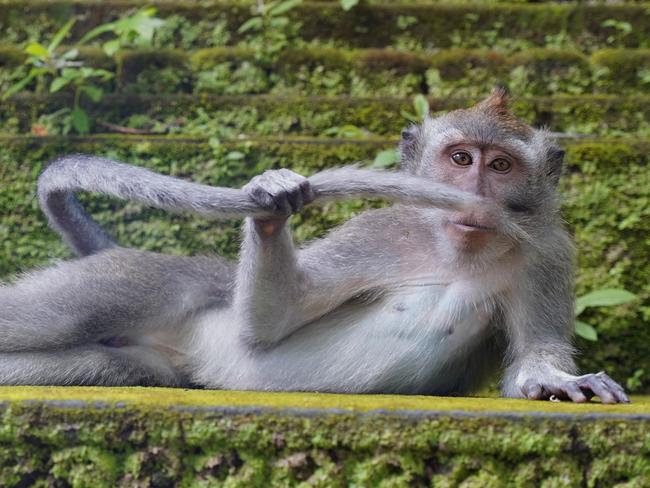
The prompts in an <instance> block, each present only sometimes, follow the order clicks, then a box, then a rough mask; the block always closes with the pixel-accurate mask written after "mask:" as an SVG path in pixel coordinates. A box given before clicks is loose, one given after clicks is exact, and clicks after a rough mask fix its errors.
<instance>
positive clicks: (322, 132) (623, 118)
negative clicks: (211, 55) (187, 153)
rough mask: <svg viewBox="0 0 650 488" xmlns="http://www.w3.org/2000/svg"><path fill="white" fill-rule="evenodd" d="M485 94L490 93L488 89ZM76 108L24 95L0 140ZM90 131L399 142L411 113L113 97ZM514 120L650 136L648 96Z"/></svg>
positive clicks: (359, 103)
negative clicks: (334, 137)
mask: <svg viewBox="0 0 650 488" xmlns="http://www.w3.org/2000/svg"><path fill="white" fill-rule="evenodd" d="M486 90H487V87H486ZM478 100H479V98H436V97H429V105H430V108H431V112H432V113H434V114H436V113H442V112H445V111H448V110H453V109H456V108H461V107H467V106H469V105H471V104H472V103H474V102H476V101H478ZM71 105H72V96H71V95H69V94H57V95H56V96H51V95H34V94H22V95H20V96H16V97H12V98H11V99H10V100H7V101H5V102H3V106H2V110H1V111H0V133H4V134H12V133H13V134H19V133H26V132H30V131H32V130H33V131H37V130H38V131H40V133H46V134H49V135H58V134H60V133H61V131H62V130H63V124H62V118H61V117H57V116H53V115H52V114H54V113H60V111H61V110H62V109H66V108H67V107H70V106H71ZM85 107H86V109H87V110H88V112H89V114H90V115H91V119H92V120H93V121H95V123H94V125H93V126H92V128H91V129H92V131H93V132H96V133H102V132H109V131H110V130H111V129H110V128H109V127H107V126H106V125H105V123H106V122H108V123H112V124H115V125H118V126H121V127H128V128H134V129H138V130H141V131H152V132H166V133H170V134H187V135H193V136H206V137H207V136H217V137H224V138H235V137H238V136H241V135H242V134H243V135H247V136H277V135H281V134H285V135H306V136H328V137H329V136H330V135H339V136H343V137H344V136H345V135H348V136H349V137H356V138H358V137H363V136H364V135H365V136H372V135H387V136H390V137H395V136H396V135H397V134H399V132H400V131H401V130H402V129H403V128H404V127H405V126H406V125H407V124H408V123H409V121H408V120H407V119H406V118H405V117H404V115H402V112H403V111H407V112H411V111H413V107H412V100H410V99H405V98H389V97H388V98H364V97H360V98H355V97H347V96H339V97H337V96H333V97H325V96H312V97H301V96H274V95H255V96H251V95H223V96H220V95H210V94H203V95H183V94H176V95H138V94H129V95H108V96H106V97H104V99H103V100H102V101H101V102H100V103H95V104H91V103H87V104H85ZM512 107H513V110H514V112H515V113H516V114H517V115H519V116H520V117H522V118H524V119H525V120H527V121H528V122H529V123H531V124H533V125H535V126H546V127H548V128H550V129H551V130H552V131H554V132H559V133H563V134H565V135H568V136H571V135H592V136H593V135H604V136H609V137H612V136H621V135H631V134H635V135H637V136H641V137H648V135H650V96H648V95H634V96H627V97H626V96H618V95H581V96H568V95H564V96H554V97H516V98H515V99H514V101H513V104H512Z"/></svg>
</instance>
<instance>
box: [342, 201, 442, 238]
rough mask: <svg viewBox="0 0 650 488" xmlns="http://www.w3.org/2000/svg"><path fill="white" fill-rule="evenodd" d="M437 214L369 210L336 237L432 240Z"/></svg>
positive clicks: (394, 207) (415, 210)
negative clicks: (417, 238)
mask: <svg viewBox="0 0 650 488" xmlns="http://www.w3.org/2000/svg"><path fill="white" fill-rule="evenodd" d="M436 224H437V221H436V218H435V214H433V213H432V211H431V210H427V209H422V208H417V207H411V206H407V205H392V206H390V207H384V208H376V209H370V210H366V211H365V212H362V213H360V214H358V215H356V216H354V217H352V218H351V219H350V220H348V221H347V222H345V223H344V224H343V225H341V226H340V227H339V228H337V229H336V230H335V231H334V232H333V233H332V236H335V235H337V234H338V235H344V234H346V233H347V234H351V235H354V236H359V237H364V238H366V239H372V238H379V239H386V238H390V240H391V241H396V240H397V241H405V240H408V239H410V238H415V237H418V236H420V237H427V238H429V237H431V236H432V235H433V234H434V233H435V230H436V227H437V226H436Z"/></svg>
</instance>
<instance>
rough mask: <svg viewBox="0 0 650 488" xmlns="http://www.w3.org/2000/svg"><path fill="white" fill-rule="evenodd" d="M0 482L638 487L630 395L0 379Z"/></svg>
mask: <svg viewBox="0 0 650 488" xmlns="http://www.w3.org/2000/svg"><path fill="white" fill-rule="evenodd" d="M0 400H1V401H2V403H1V408H0V410H1V411H0V415H2V420H3V421H2V424H1V425H0V459H1V463H0V484H1V485H2V486H7V487H13V486H28V485H29V486H73V487H91V486H92V487H113V486H181V487H196V486H206V487H208V486H228V487H266V486H303V487H307V486H321V487H339V486H340V487H343V486H386V487H407V486H408V487H410V486H467V487H481V488H483V487H488V488H490V487H495V488H496V487H502V486H514V487H519V486H553V487H574V486H587V487H600V486H620V487H623V486H625V487H635V488H636V487H638V488H645V487H648V486H650V485H649V484H648V483H649V480H650V398H648V397H636V398H633V403H632V404H629V405H612V406H609V405H602V404H599V403H596V402H594V403H590V404H585V405H576V404H570V403H564V402H562V403H552V402H530V401H526V400H506V399H497V398H441V397H421V396H394V395H333V394H316V393H263V392H233V391H203V390H180V389H164V388H97V387H90V388H71V387H3V388H0Z"/></svg>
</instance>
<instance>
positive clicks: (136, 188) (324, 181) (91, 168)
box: [38, 155, 477, 256]
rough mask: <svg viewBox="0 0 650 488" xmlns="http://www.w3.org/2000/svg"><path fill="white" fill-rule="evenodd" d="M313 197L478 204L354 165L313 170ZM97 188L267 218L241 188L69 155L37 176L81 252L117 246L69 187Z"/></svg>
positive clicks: (215, 214) (172, 206) (187, 208)
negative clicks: (200, 182)
mask: <svg viewBox="0 0 650 488" xmlns="http://www.w3.org/2000/svg"><path fill="white" fill-rule="evenodd" d="M310 182H311V186H312V188H313V192H314V197H315V198H316V199H317V200H318V201H320V202H324V201H327V200H340V199H344V198H352V197H380V198H385V199H387V200H389V201H397V202H408V203H413V204H420V205H428V206H439V207H444V208H449V207H459V206H461V207H462V206H465V205H468V204H469V205H471V204H475V203H476V202H477V199H476V198H474V197H472V196H471V195H469V194H466V193H464V192H460V191H458V190H454V189H452V188H449V187H445V186H443V185H437V184H435V183H432V182H430V181H426V180H424V179H423V178H417V177H414V176H408V175H405V174H399V175H398V174H396V173H394V172H390V171H370V170H363V169H358V168H354V167H348V168H340V169H334V170H329V171H324V172H321V173H318V174H316V175H314V176H312V177H311V178H310ZM77 191H86V192H93V193H100V194H104V195H109V196H113V197H117V198H122V199H125V200H133V201H137V202H140V203H143V204H145V205H150V206H152V207H156V208H161V209H164V210H169V211H172V212H190V213H195V214H199V215H203V216H207V217H211V218H237V217H245V216H256V217H264V216H267V217H271V216H277V212H276V211H269V210H267V209H263V208H260V206H259V205H258V204H257V203H256V202H254V201H253V200H251V198H250V197H249V196H248V195H247V194H246V193H245V192H243V191H241V190H237V189H232V188H221V187H212V186H208V185H202V184H198V183H192V182H188V181H184V180H181V179H178V178H174V177H171V176H166V175H160V174H157V173H154V172H153V171H149V170H147V169H145V168H139V167H136V166H130V165H128V164H122V163H117V162H115V161H111V160H110V159H106V158H100V157H95V156H85V155H72V156H65V157H62V158H59V159H57V160H55V161H53V162H52V163H51V164H50V165H49V166H48V167H47V168H46V169H45V171H43V173H42V174H41V176H40V177H39V180H38V196H39V200H40V202H41V206H42V208H43V211H44V212H45V214H46V215H47V217H48V220H49V222H50V225H51V226H52V227H53V228H54V230H56V231H57V232H58V233H59V234H60V235H61V236H62V238H63V240H64V241H65V242H66V244H68V245H69V246H70V248H72V250H73V251H74V252H75V253H76V254H77V255H80V256H87V255H90V254H94V253H96V252H99V251H101V250H103V249H107V248H110V247H113V246H115V245H116V244H115V242H114V241H113V239H112V238H111V237H110V236H109V235H108V234H107V233H106V232H105V231H104V230H103V229H102V228H101V227H100V226H99V225H98V224H97V223H96V222H94V221H93V220H92V218H91V217H90V216H89V215H88V214H87V213H86V212H85V210H84V209H83V207H82V206H81V204H80V203H79V201H78V200H77V199H76V197H75V195H74V192H77Z"/></svg>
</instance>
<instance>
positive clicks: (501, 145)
mask: <svg viewBox="0 0 650 488" xmlns="http://www.w3.org/2000/svg"><path fill="white" fill-rule="evenodd" d="M506 100H507V98H506V97H505V95H504V93H503V92H500V91H497V92H493V94H492V95H491V97H490V98H488V99H487V100H485V101H483V102H481V103H479V104H478V105H476V106H475V107H472V108H470V109H466V110H456V111H453V112H450V113H449V114H446V115H443V116H441V117H437V118H429V117H427V118H426V119H425V121H424V122H423V123H422V124H421V125H418V126H413V127H411V128H409V129H408V130H407V131H405V132H404V133H403V134H402V137H403V140H402V144H401V152H402V166H403V169H404V170H406V171H409V172H411V173H414V174H417V175H419V176H423V177H426V178H431V179H433V180H435V181H438V182H441V183H445V184H448V185H451V186H454V187H456V188H459V189H461V190H464V191H466V192H469V193H472V194H474V195H477V196H480V197H481V198H483V200H484V202H485V205H484V206H481V207H480V208H477V209H475V210H472V211H467V212H454V211H447V212H442V221H443V228H444V232H445V233H446V235H447V236H448V237H449V241H450V242H451V243H452V244H453V245H454V246H455V248H456V249H460V250H464V251H469V252H477V251H482V252H484V251H485V250H486V248H488V247H489V248H492V249H494V250H499V252H502V251H505V250H507V249H508V248H511V247H512V246H514V245H516V242H514V240H513V235H512V233H510V231H509V227H508V224H511V225H517V226H518V227H519V228H520V229H523V230H524V231H525V232H531V231H532V232H534V231H535V230H536V229H537V228H540V227H541V226H540V225H538V224H537V225H536V221H538V220H539V219H542V218H546V217H547V216H548V215H550V214H552V213H553V212H554V211H555V187H556V184H557V179H558V177H559V173H560V170H561V163H562V154H563V153H562V152H561V151H559V150H558V149H557V148H556V147H555V146H554V145H553V143H552V141H551V140H550V138H549V137H548V134H547V133H546V132H545V131H542V130H534V129H532V128H531V127H530V126H528V125H527V124H525V123H524V122H523V121H520V120H519V119H517V118H516V117H515V116H514V115H513V114H512V113H511V112H509V110H508V109H507V106H506V105H505V104H506ZM498 215H501V216H503V215H507V222H504V220H503V218H498Z"/></svg>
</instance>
